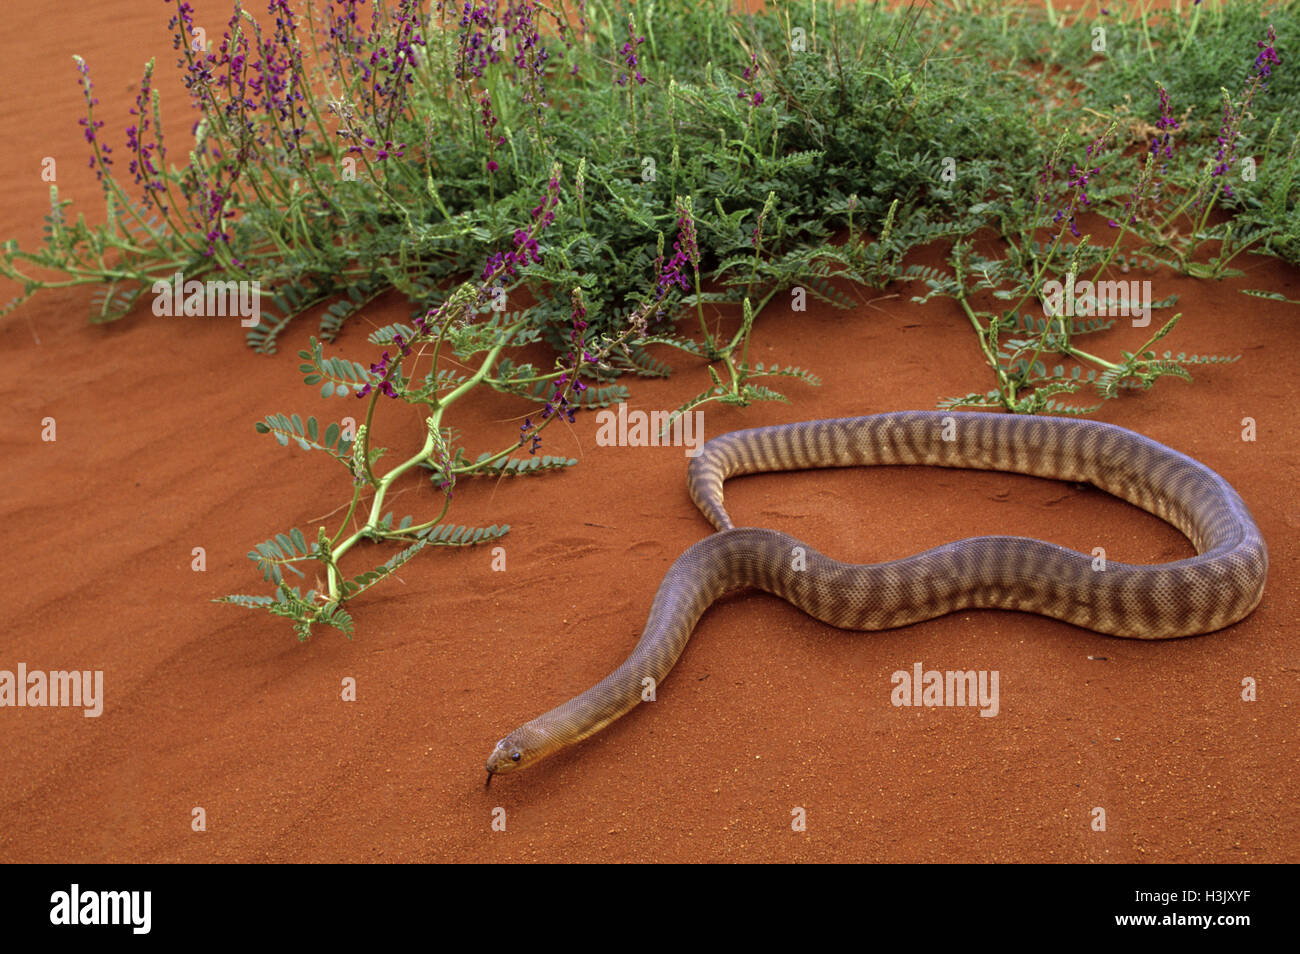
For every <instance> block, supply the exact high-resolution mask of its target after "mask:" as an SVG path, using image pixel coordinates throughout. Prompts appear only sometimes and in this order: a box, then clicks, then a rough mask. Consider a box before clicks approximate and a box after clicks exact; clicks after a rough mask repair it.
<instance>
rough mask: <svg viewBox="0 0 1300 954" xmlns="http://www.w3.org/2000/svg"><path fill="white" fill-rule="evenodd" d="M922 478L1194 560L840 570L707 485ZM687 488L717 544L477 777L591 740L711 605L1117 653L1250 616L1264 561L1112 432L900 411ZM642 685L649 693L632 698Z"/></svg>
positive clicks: (1222, 509)
mask: <svg viewBox="0 0 1300 954" xmlns="http://www.w3.org/2000/svg"><path fill="white" fill-rule="evenodd" d="M865 464H925V465H930V466H938V467H959V468H967V469H979V470H1002V471H1009V472H1013V473H1021V474H1031V475H1034V476H1038V477H1050V478H1056V479H1060V480H1070V481H1083V482H1087V483H1091V484H1093V485H1094V486H1096V487H1099V488H1101V489H1102V490H1105V491H1107V492H1108V493H1111V494H1113V495H1115V496H1117V497H1120V498H1122V499H1124V500H1127V501H1129V502H1130V503H1133V504H1136V505H1137V506H1139V507H1141V508H1142V509H1144V510H1147V511H1149V512H1150V513H1153V514H1155V515H1156V516H1158V517H1160V518H1161V519H1162V520H1165V521H1167V522H1168V523H1170V524H1172V525H1173V526H1175V527H1177V528H1178V529H1179V530H1180V531H1181V532H1182V533H1183V534H1184V535H1185V536H1186V537H1187V538H1188V539H1189V540H1191V542H1192V544H1193V546H1194V547H1195V548H1196V551H1197V555H1196V556H1195V557H1191V558H1189V559H1185V560H1179V561H1176V562H1173V563H1164V564H1159V565H1155V566H1140V565H1132V564H1125V563H1117V562H1114V561H1108V562H1107V563H1106V568H1105V569H1104V570H1094V569H1093V560H1092V558H1091V557H1090V556H1085V555H1084V554H1082V553H1078V552H1076V551H1074V550H1068V549H1066V548H1065V547H1061V546H1057V545H1056V544H1052V543H1047V542H1045V541H1042V540H1035V539H1030V538H1026V537H1011V536H985V537H972V538H969V539H966V540H959V541H957V542H954V543H949V544H945V545H944V546H940V547H935V548H934V549H931V550H927V551H925V552H924V553H918V554H916V555H914V556H910V557H906V558H905V559H902V560H895V561H892V562H889V563H878V564H865V565H858V564H850V563H841V562H840V561H838V560H834V559H832V558H830V557H827V556H825V555H823V554H821V553H819V552H817V551H816V550H814V549H813V548H812V547H810V546H808V545H807V544H804V543H801V542H800V541H799V540H796V539H795V538H793V537H790V536H788V535H786V534H784V533H779V532H778V531H775V530H765V529H760V528H753V527H746V528H736V527H735V525H734V524H733V523H732V520H731V517H730V516H729V515H728V514H727V511H726V508H725V507H724V506H723V491H722V488H723V482H724V481H725V480H726V479H727V478H728V477H732V476H736V475H738V474H747V473H756V472H760V471H780V470H803V469H810V468H816V467H848V466H855V465H865ZM687 487H688V490H689V492H690V495H691V499H692V500H694V501H695V503H696V505H697V506H698V507H699V508H700V510H701V512H703V514H704V515H705V517H706V518H708V520H709V522H710V523H712V524H713V526H714V527H716V528H717V530H718V531H719V532H718V533H716V534H714V535H713V536H711V537H707V538H705V539H704V540H702V541H700V542H699V543H697V544H695V545H694V546H692V547H690V548H689V549H688V550H687V551H686V552H685V553H683V554H682V555H681V556H680V557H678V559H677V560H676V562H674V563H673V565H672V567H671V568H669V570H668V573H667V575H666V576H665V577H664V580H663V583H662V584H660V587H659V591H658V592H657V593H656V595H655V600H654V605H653V606H652V607H651V608H650V617H649V619H648V620H647V622H646V626H645V630H644V631H643V633H642V636H641V639H640V641H639V642H638V643H637V645H636V648H635V649H634V650H633V651H632V655H631V656H629V657H628V658H627V660H626V661H624V663H623V664H622V665H621V666H619V667H618V669H616V670H614V672H612V673H610V675H608V676H607V677H605V679H603V680H601V681H600V682H599V683H597V684H596V685H595V686H593V687H592V688H590V689H588V690H587V691H586V692H584V693H582V694H581V695H578V696H576V697H574V698H573V699H570V700H569V701H568V702H566V703H564V704H563V705H561V706H558V707H557V708H555V709H552V710H551V711H550V712H547V713H546V714H545V715H542V716H539V717H538V718H536V719H534V720H532V721H531V722H528V723H526V724H525V725H523V726H520V727H519V728H518V729H516V730H515V731H514V732H512V733H510V735H508V736H506V737H505V738H503V739H502V740H501V741H500V742H498V743H497V745H496V747H495V748H494V749H493V751H492V754H491V756H490V757H489V759H488V763H487V770H488V781H489V783H490V782H491V779H492V775H493V774H496V773H502V772H510V771H514V770H516V769H519V768H523V767H525V766H527V765H530V764H533V763H535V762H537V761H538V760H540V759H542V758H545V757H546V756H547V755H550V754H552V753H553V752H555V751H557V750H559V749H560V748H563V747H564V746H567V745H572V744H573V743H575V742H579V741H581V740H582V739H585V738H587V737H588V736H590V735H591V734H593V733H595V732H598V731H599V730H600V729H602V728H604V727H605V726H606V725H608V724H609V723H610V722H613V721H614V720H615V719H617V718H619V717H620V716H622V715H624V714H625V713H627V712H628V711H629V710H631V709H632V708H634V707H635V706H636V705H637V704H638V703H639V702H641V701H642V693H643V690H644V689H645V688H646V687H647V686H648V685H653V686H655V687H657V686H658V685H659V684H660V683H662V682H663V680H664V678H665V677H666V676H667V675H668V672H669V671H670V670H671V669H672V667H673V665H674V664H675V663H676V662H677V659H678V658H679V657H680V656H681V654H682V651H683V650H684V649H685V648H686V643H687V641H688V640H689V639H690V636H691V632H692V630H693V629H694V627H695V623H696V622H697V621H698V620H699V618H700V616H701V615H703V613H704V611H705V610H706V609H708V608H709V606H710V605H711V604H712V603H713V602H714V601H715V600H716V599H717V598H718V597H719V596H721V595H722V594H723V593H726V592H728V591H729V590H733V589H736V588H740V587H746V586H751V587H757V588H759V589H762V590H765V591H767V592H769V593H773V594H775V595H777V596H780V597H781V598H782V599H785V600H787V601H788V602H790V603H792V604H793V605H795V606H797V607H799V608H800V609H802V610H803V611H804V612H806V613H808V614H809V615H810V616H813V617H815V618H817V619H819V620H822V621H823V622H826V623H829V624H831V625H832V626H838V627H841V628H844V629H856V630H877V629H890V628H893V627H897V626H906V625H908V624H909V623H914V622H918V621H920V620H925V619H932V618H934V617H936V616H942V615H944V614H946V613H950V612H952V611H954V610H958V609H965V608H997V609H1012V610H1021V611H1024V612H1030V613H1038V614H1040V615H1043V616H1050V617H1053V618H1055V619H1060V620H1064V621H1066V622H1069V623H1074V624H1075V625H1077V626H1083V627H1086V628H1088V629H1092V630H1096V631H1097V632H1101V633H1107V634H1110V635H1113V636H1123V637H1129V638H1135V639H1167V638H1171V637H1177V636H1191V635H1195V634H1198V633H1208V632H1213V631H1214V630H1217V629H1221V628H1223V627H1224V626H1228V625H1231V624H1232V623H1235V622H1237V621H1238V620H1240V619H1242V618H1243V617H1245V616H1246V615H1247V614H1249V613H1250V612H1251V610H1253V609H1254V608H1255V607H1256V606H1257V605H1258V603H1259V601H1260V598H1261V597H1262V595H1263V590H1264V581H1265V578H1266V576H1267V573H1268V553H1267V550H1266V548H1265V545H1264V540H1263V538H1262V537H1261V536H1260V533H1259V529H1258V527H1256V525H1255V521H1254V519H1253V518H1252V517H1251V515H1250V511H1249V510H1248V509H1247V508H1246V505H1245V503H1243V502H1242V500H1241V498H1240V496H1238V494H1237V492H1236V491H1235V490H1233V489H1232V487H1231V485H1229V484H1228V482H1227V481H1225V480H1224V479H1223V478H1222V477H1220V476H1219V475H1218V474H1216V473H1215V472H1214V471H1212V470H1210V469H1209V468H1208V467H1206V466H1205V465H1204V464H1202V463H1200V462H1198V461H1196V460H1193V459H1192V458H1190V457H1187V456H1186V455H1184V454H1180V453H1179V452H1178V451H1175V450H1172V449H1171V448H1168V447H1166V446H1164V445H1163V444H1159V443H1157V442H1155V441H1153V440H1151V439H1149V438H1146V437H1143V436H1142V435H1140V434H1135V433H1133V432H1132V431H1129V430H1126V429H1124V428H1122V427H1117V426H1115V425H1113V424H1105V423H1101V422H1098V421H1089V420H1078V419H1073V418H1052V417H1026V416H1012V415H1003V414H987V413H960V414H959V413H951V412H940V411H900V412H895V413H889V414H876V415H872V416H869V417H855V418H838V419H833V420H823V421H807V422H803V423H797V424H784V425H778V426H775V427H759V428H752V429H750V430H744V431H735V432H732V433H730V434H724V435H722V436H721V437H717V438H714V439H713V440H711V441H709V442H708V443H707V444H706V445H705V446H704V449H703V452H702V453H701V455H700V456H699V457H697V458H695V459H694V460H692V461H691V464H690V467H689V472H688V476H687ZM650 680H652V682H649V681H650Z"/></svg>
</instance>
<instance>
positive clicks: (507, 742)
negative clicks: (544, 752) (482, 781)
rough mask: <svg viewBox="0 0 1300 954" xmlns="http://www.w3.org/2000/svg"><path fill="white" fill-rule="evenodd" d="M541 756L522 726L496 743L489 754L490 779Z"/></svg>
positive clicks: (534, 760)
mask: <svg viewBox="0 0 1300 954" xmlns="http://www.w3.org/2000/svg"><path fill="white" fill-rule="evenodd" d="M540 757H541V753H539V752H538V751H537V747H536V746H534V745H530V744H529V743H528V738H527V736H526V733H525V732H524V730H523V729H522V728H520V729H516V730H515V731H514V732H511V733H510V734H509V735H507V736H506V737H505V738H504V739H502V740H501V741H500V742H498V743H497V744H496V748H494V749H493V750H492V754H491V755H489V756H488V760H487V770H488V777H489V779H490V778H491V776H493V775H504V774H506V773H508V772H514V771H518V770H519V769H521V768H524V767H525V766H528V765H531V764H532V763H533V762H536V761H537V760H538V759H539V758H540Z"/></svg>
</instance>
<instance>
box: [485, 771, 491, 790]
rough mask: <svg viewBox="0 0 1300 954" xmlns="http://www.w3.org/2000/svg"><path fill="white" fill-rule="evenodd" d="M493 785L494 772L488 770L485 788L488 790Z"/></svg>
mask: <svg viewBox="0 0 1300 954" xmlns="http://www.w3.org/2000/svg"><path fill="white" fill-rule="evenodd" d="M491 784H492V770H491V769H488V777H487V781H486V782H484V783H483V787H484V788H485V789H486V788H487V787H488V786H489V785H491Z"/></svg>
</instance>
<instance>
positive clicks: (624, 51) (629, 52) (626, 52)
mask: <svg viewBox="0 0 1300 954" xmlns="http://www.w3.org/2000/svg"><path fill="white" fill-rule="evenodd" d="M644 42H645V37H643V36H637V35H636V29H635V27H634V26H633V24H632V21H631V19H629V20H628V22H627V42H626V43H624V44H623V46H622V47H621V48H620V49H619V51H618V52H619V55H620V56H622V58H623V62H624V63H625V64H626V65H627V67H628V69H630V70H632V71H633V74H634V75H635V76H636V82H637V85H638V86H644V85H645V77H644V76H642V75H641V70H640V69H638V68H637V64H638V62H639V61H638V60H637V55H636V48H637V47H638V46H640V45H641V44H642V43H644ZM618 85H619V86H626V85H627V74H626V73H619V74H618Z"/></svg>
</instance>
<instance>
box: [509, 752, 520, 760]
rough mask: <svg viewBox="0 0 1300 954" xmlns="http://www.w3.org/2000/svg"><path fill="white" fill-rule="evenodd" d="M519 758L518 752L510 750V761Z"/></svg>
mask: <svg viewBox="0 0 1300 954" xmlns="http://www.w3.org/2000/svg"><path fill="white" fill-rule="evenodd" d="M519 759H520V755H519V753H518V752H512V753H511V754H510V761H512V762H518V761H519Z"/></svg>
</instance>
